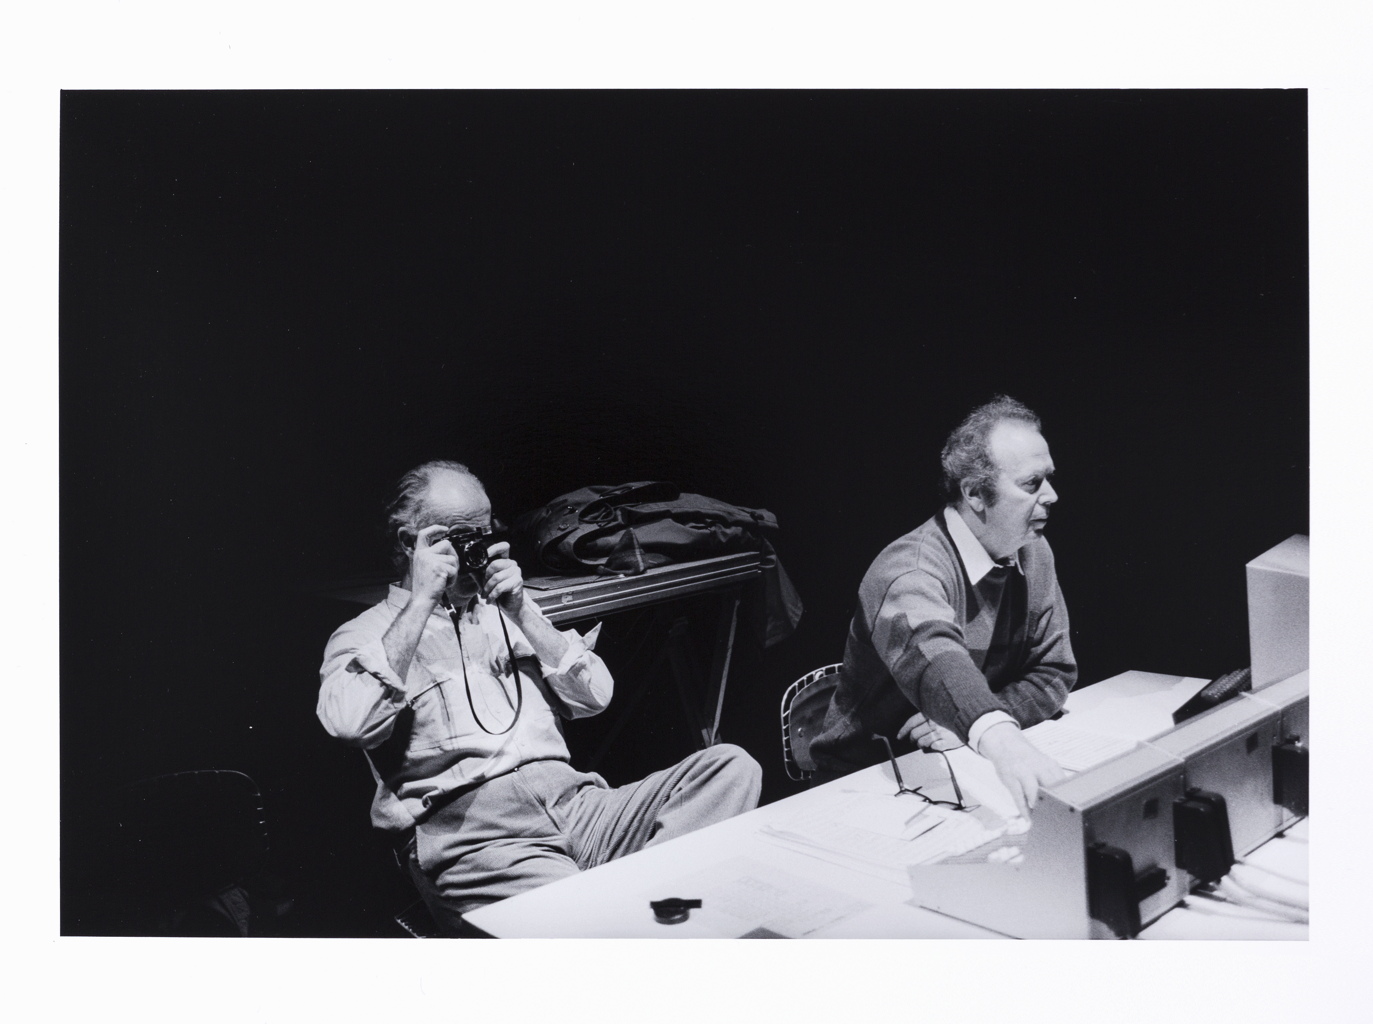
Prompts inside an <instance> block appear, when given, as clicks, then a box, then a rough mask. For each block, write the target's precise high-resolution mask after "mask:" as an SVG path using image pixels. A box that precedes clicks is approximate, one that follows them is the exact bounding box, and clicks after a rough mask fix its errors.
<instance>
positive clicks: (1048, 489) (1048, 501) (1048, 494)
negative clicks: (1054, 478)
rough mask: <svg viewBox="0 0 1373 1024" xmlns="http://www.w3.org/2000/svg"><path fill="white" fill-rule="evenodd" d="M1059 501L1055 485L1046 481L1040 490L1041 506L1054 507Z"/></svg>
mask: <svg viewBox="0 0 1373 1024" xmlns="http://www.w3.org/2000/svg"><path fill="white" fill-rule="evenodd" d="M1057 500H1058V492H1057V491H1056V490H1054V485H1053V484H1051V483H1049V481H1048V480H1045V481H1044V486H1043V487H1041V488H1040V489H1039V503H1040V504H1041V505H1052V504H1053V503H1054V502H1056V501H1057Z"/></svg>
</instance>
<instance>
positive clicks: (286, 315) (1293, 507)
mask: <svg viewBox="0 0 1373 1024" xmlns="http://www.w3.org/2000/svg"><path fill="white" fill-rule="evenodd" d="M1306 228H1307V224H1306V95H1305V93H1304V92H1302V91H1246V92H1191V91H1135V92H1130V91H1126V92H1086V93H1074V92H1023V91H1022V92H822V93H807V92H537V93H504V92H424V93H418V92H402V93H390V92H368V93H335V92H296V93H272V92H226V93H189V92H173V93H157V92H144V93H95V92H77V93H73V92H67V93H64V95H63V100H62V182H61V279H60V280H61V293H60V316H61V353H60V358H61V362H60V373H61V449H60V454H61V482H62V495H61V508H62V512H61V517H62V523H61V525H62V536H63V544H62V550H61V565H60V569H61V573H62V580H63V583H64V587H63V596H64V600H63V602H62V610H61V688H62V689H61V710H62V722H61V734H60V735H61V745H62V748H61V764H62V780H61V781H62V810H63V815H62V827H63V835H62V838H63V884H64V892H65V893H67V894H68V895H70V893H71V891H72V885H73V880H74V879H76V878H77V877H78V875H80V874H81V872H82V871H83V870H85V871H90V870H91V869H92V868H94V869H95V870H98V865H99V861H100V858H99V849H98V845H96V844H97V843H98V840H96V839H93V838H92V836H91V834H89V832H88V831H85V830H83V827H84V826H85V825H86V824H87V823H88V821H89V820H90V818H91V816H90V807H91V806H92V805H93V804H98V803H99V801H100V800H101V798H102V794H104V793H106V792H108V791H109V789H110V788H111V787H114V786H117V785H119V784H121V783H123V782H125V781H128V780H132V779H137V778H140V777H143V776H148V775H153V774H157V773H160V772H167V771H175V770H180V769H189V768H208V767H219V768H237V769H240V770H242V771H246V772H248V773H249V774H251V775H252V776H253V777H254V778H255V779H257V781H258V782H259V784H260V785H261V787H262V790H263V792H264V796H265V801H266V810H267V815H268V819H269V822H270V824H271V826H272V829H273V841H274V846H275V850H274V852H275V857H276V861H277V865H278V868H279V870H280V873H281V875H282V877H283V879H284V884H285V885H286V886H287V887H288V888H289V889H290V891H291V892H292V894H293V895H294V896H295V897H296V908H295V910H294V911H293V914H292V915H291V920H292V921H293V922H294V923H293V924H292V926H291V927H292V928H293V929H294V930H295V931H296V933H299V934H321V935H371V934H377V935H382V934H399V932H398V931H397V930H396V929H395V927H394V926H393V925H391V924H390V923H389V920H388V915H389V913H390V912H391V911H392V910H394V909H395V907H394V906H392V903H394V901H395V900H396V899H397V898H399V897H398V893H397V891H396V889H395V881H396V880H395V879H393V878H391V877H390V876H388V875H386V872H385V868H384V866H383V863H382V860H381V857H380V854H379V850H380V847H379V846H378V845H377V843H376V842H375V838H374V837H373V836H372V835H371V831H370V828H369V825H368V820H367V807H368V801H369V798H370V792H371V788H372V783H371V778H370V776H369V774H368V771H367V768H366V765H365V762H364V761H363V759H362V756H361V755H360V754H358V753H357V752H356V751H353V750H349V749H347V748H344V747H343V746H341V745H339V744H336V743H335V742H334V741H332V740H331V739H329V737H328V736H327V735H326V734H325V733H324V731H323V729H322V728H321V727H320V726H319V724H318V722H317V721H316V719H315V717H314V703H315V697H316V691H317V684H318V678H317V669H318V665H319V660H320V654H321V651H322V649H323V645H324V642H325V640H326V639H327V637H328V635H329V633H330V632H331V631H332V630H333V628H334V627H336V626H337V625H339V624H340V623H341V622H342V621H343V620H345V619H346V618H349V617H351V616H352V615H353V614H355V613H356V611H358V610H360V609H359V608H358V607H357V606H350V605H347V604H344V603H343V602H340V601H337V600H331V599H328V598H326V597H322V596H320V595H319V584H320V583H321V582H327V581H329V580H331V579H337V578H340V577H347V576H353V575H363V574H369V573H377V572H383V571H384V570H385V569H386V564H387V563H386V549H387V540H386V538H385V536H384V535H383V532H382V530H381V518H382V506H383V504H384V502H385V500H386V498H387V496H388V491H389V487H390V484H391V482H392V481H393V480H394V479H395V478H396V477H397V476H398V475H399V474H400V473H401V472H403V471H404V470H406V469H407V468H409V467H411V466H412V465H414V464H416V463H418V462H420V461H422V460H424V459H427V458H432V457H452V458H458V459H461V460H463V461H465V462H466V463H467V464H468V465H470V466H471V467H472V469H473V470H474V471H475V472H476V473H477V474H478V476H480V477H481V478H482V479H483V480H484V481H486V484H487V487H488V490H489V491H490V494H491V497H492V500H493V502H494V503H495V506H496V509H497V512H498V514H501V515H503V516H504V517H505V518H507V519H510V518H513V517H514V516H515V515H517V514H518V513H519V512H521V511H524V510H526V509H528V508H530V507H533V506H535V505H538V504H541V503H543V502H544V501H546V500H548V499H550V498H551V497H553V496H554V495H556V494H558V493H561V492H563V491H567V490H571V489H573V488H576V487H579V486H582V485H584V484H589V483H607V484H613V483H622V482H626V481H630V480H642V479H668V480H673V481H675V482H676V483H678V484H679V485H680V486H681V487H682V488H683V489H685V490H689V491H696V492H700V493H704V494H708V495H711V496H713V497H717V498H722V499H725V500H727V501H731V502H735V503H738V504H742V505H748V506H760V507H765V508H768V509H770V510H771V511H773V512H774V513H776V515H777V517H778V520H779V522H780V524H781V533H780V536H779V539H778V549H779V551H780V554H781V556H782V559H783V562H784V564H785V565H786V567H787V569H788V570H789V571H790V573H791V575H792V578H793V579H794V581H795V583H796V585H797V587H798V589H799V590H800V592H801V595H802V597H803V599H804V600H805V602H806V608H807V610H806V615H805V617H804V619H803V621H802V624H801V627H800V629H799V630H798V632H797V633H796V635H794V636H793V637H792V638H790V639H789V640H787V641H785V642H783V643H782V644H780V645H778V646H777V647H774V648H773V649H771V650H770V651H768V652H767V653H766V655H765V656H761V657H758V656H753V655H749V654H745V655H744V656H743V657H742V659H741V662H740V663H739V664H738V665H737V666H736V670H735V673H734V676H733V681H732V684H731V693H730V700H729V703H728V705H727V708H726V713H725V719H724V735H725V738H726V739H729V740H732V741H734V742H739V743H741V744H743V745H745V746H746V747H748V748H749V749H750V750H751V751H752V752H753V753H754V755H755V756H756V757H757V758H758V759H759V761H760V762H761V763H762V764H763V765H764V768H765V770H766V772H767V778H766V786H765V790H764V799H765V800H771V799H775V798H777V797H779V796H782V795H785V794H786V793H787V792H790V791H791V789H790V783H789V782H788V781H787V780H786V778H785V776H784V775H783V773H782V771H781V761H780V746H779V742H778V739H777V735H776V726H775V723H776V716H777V700H778V698H779V697H780V694H781V692H782V690H783V689H784V688H785V686H786V684H787V683H788V682H790V681H791V680H792V679H794V678H795V677H797V676H799V675H801V674H802V673H804V672H805V671H807V670H809V669H811V668H814V667H817V666H818V665H821V664H825V663H828V662H832V661H837V660H838V659H839V658H840V656H841V654H842V647H843V639H844V635H845V630H846V628H847V621H848V617H849V614H850V612H851V610H852V607H853V600H854V594H855V591H856V587H857V584H858V581H859V579H860V577H861V576H862V573H863V571H864V570H865V568H866V567H867V565H868V563H869V562H870V561H871V560H872V558H873V557H874V556H875V555H876V553H877V552H878V551H879V550H880V549H881V548H882V547H883V546H884V545H885V544H886V543H888V542H889V541H890V540H892V539H894V538H895V537H896V536H898V535H899V534H901V533H902V532H904V531H906V530H908V529H910V528H912V527H914V526H915V525H917V524H918V523H919V522H921V521H922V520H923V519H925V518H927V517H928V516H929V514H930V513H931V512H932V511H933V510H934V509H935V508H936V507H937V499H936V496H935V483H936V477H937V453H938V449H939V446H940V443H941V442H942V439H943V437H944V435H945V434H946V433H947V432H948V431H949V429H950V428H951V427H952V426H953V425H954V424H955V423H956V422H957V421H958V419H959V418H960V417H961V416H962V415H963V414H964V413H966V412H967V411H968V409H969V408H970V407H971V406H973V405H974V404H976V403H978V402H980V401H983V400H985V399H986V398H988V397H990V396H991V395H992V394H993V393H996V392H1006V393H1009V394H1011V395H1014V396H1015V397H1017V398H1019V399H1021V400H1022V401H1024V402H1026V403H1027V404H1029V405H1030V406H1031V407H1032V408H1034V409H1036V410H1037V411H1038V412H1039V413H1040V414H1041V416H1042V417H1043V419H1044V432H1045V436H1046V437H1047V438H1048V440H1049V442H1050V445H1051V446H1052V449H1053V454H1054V458H1055V461H1056V463H1057V465H1058V474H1057V475H1056V477H1055V486H1056V488H1057V489H1058V491H1059V492H1060V494H1061V496H1062V500H1061V502H1060V504H1059V505H1058V507H1057V508H1056V510H1055V514H1054V521H1053V524H1052V526H1051V529H1050V534H1049V536H1050V539H1051V541H1052V543H1053V545H1054V550H1055V553H1056V555H1057V559H1058V565H1059V575H1060V580H1061V582H1062V585H1063V588H1064V591H1065V593H1066V595H1067V599H1068V604H1069V609H1070V612H1071V614H1072V622H1073V643H1074V647H1075V649H1076V652H1077V655H1078V658H1079V662H1080V666H1081V675H1082V680H1083V682H1084V683H1090V682H1093V681H1096V680H1099V679H1102V678H1105V677H1107V676H1110V675H1113V674H1115V673H1117V672H1120V671H1124V670H1126V669H1130V668H1140V669H1147V670H1152V671H1159V672H1167V673H1181V674H1187V675H1196V676H1213V675H1217V674H1220V673H1221V672H1223V671H1226V670H1229V669H1231V668H1234V667H1236V666H1239V665H1242V664H1245V663H1246V662H1247V660H1248V644H1247V631H1246V621H1247V620H1246V611H1245V584H1244V563H1245V562H1246V561H1248V560H1249V559H1251V558H1253V557H1254V556H1255V555H1257V554H1259V553H1260V552H1262V551H1264V550H1266V549H1267V548H1269V547H1271V546H1272V545H1274V544H1276V543H1278V542H1279V541H1281V540H1283V539H1284V538H1286V537H1287V536H1289V535H1291V534H1293V533H1298V532H1306V531H1307V500H1308V484H1307V463H1308V437H1309V435H1308V427H1307V422H1308V413H1309V392H1308V382H1307V244H1306ZM612 627H613V628H612ZM618 628H620V627H617V626H615V624H614V620H612V622H611V623H610V624H608V625H607V627H606V629H607V634H608V635H607V642H608V644H609V646H608V648H607V652H606V656H607V660H609V661H611V663H612V668H614V667H615V660H614V659H615V658H617V657H618V648H617V646H616V645H617V643H618V642H619V641H618V640H617V636H616V635H615V630H616V629H618ZM619 682H620V693H621V694H624V693H626V692H630V691H629V688H630V687H632V686H634V685H647V684H646V683H645V682H644V681H642V680H633V679H625V678H623V677H622V678H620V680H619ZM653 685H655V686H657V687H658V689H657V690H655V691H654V693H655V696H654V698H653V699H650V700H648V701H647V702H646V703H647V704H648V705H649V708H648V711H647V713H646V714H645V715H644V716H643V717H642V719H641V720H640V722H639V724H638V726H637V727H636V728H635V730H634V732H633V735H634V737H635V739H634V741H633V742H628V741H627V742H626V744H625V745H624V748H623V750H622V752H621V754H620V756H619V757H618V758H617V759H616V761H615V762H614V763H608V764H606V765H605V766H604V768H603V770H604V771H605V774H606V775H607V776H608V777H609V778H610V780H611V781H612V782H623V781H628V780H629V779H630V778H632V777H635V776H637V775H639V774H643V773H645V772H647V771H649V770H652V769H654V768H658V767H663V766H665V765H666V764H667V763H668V762H669V761H671V760H674V759H675V758H677V757H680V756H682V755H684V754H685V753H686V752H687V751H688V750H689V749H690V744H689V742H688V740H687V738H686V737H685V735H684V733H683V732H682V731H681V729H680V727H679V726H677V725H676V724H674V723H675V717H674V714H673V712H674V711H675V703H674V702H675V699H676V698H675V695H674V694H673V693H672V691H671V689H670V686H668V685H667V684H663V683H660V682H659V683H654V684H653ZM659 697H660V698H661V699H658V698H659ZM621 699H623V697H622V698H621ZM571 739H572V742H573V747H574V752H576V751H577V750H578V749H579V747H580V746H581V745H583V744H584V739H583V738H582V737H580V736H578V735H577V734H575V732H574V734H573V735H572V737H571ZM402 895H403V894H402ZM62 927H63V931H64V932H66V933H73V932H78V933H79V932H82V931H85V930H89V929H91V928H93V927H95V926H94V925H93V924H92V923H91V922H90V920H89V919H87V918H85V917H83V915H82V913H81V908H80V906H79V901H76V900H73V899H71V898H66V899H64V903H63V923H62Z"/></svg>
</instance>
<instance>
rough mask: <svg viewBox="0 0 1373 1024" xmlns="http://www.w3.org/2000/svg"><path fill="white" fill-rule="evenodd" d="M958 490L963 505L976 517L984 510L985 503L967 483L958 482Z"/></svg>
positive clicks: (963, 481) (964, 481)
mask: <svg viewBox="0 0 1373 1024" xmlns="http://www.w3.org/2000/svg"><path fill="white" fill-rule="evenodd" d="M958 490H959V492H960V493H961V494H962V495H963V501H964V503H965V504H966V505H967V506H968V507H969V508H970V509H972V510H973V511H974V512H976V513H977V514H978V515H981V514H982V513H983V512H984V511H985V510H986V508H987V503H986V502H985V501H983V500H982V495H981V494H979V493H978V492H977V491H976V490H974V489H973V488H972V487H971V486H970V485H969V483H968V481H966V480H960V481H959V483H958Z"/></svg>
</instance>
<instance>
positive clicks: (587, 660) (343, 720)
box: [316, 586, 614, 830]
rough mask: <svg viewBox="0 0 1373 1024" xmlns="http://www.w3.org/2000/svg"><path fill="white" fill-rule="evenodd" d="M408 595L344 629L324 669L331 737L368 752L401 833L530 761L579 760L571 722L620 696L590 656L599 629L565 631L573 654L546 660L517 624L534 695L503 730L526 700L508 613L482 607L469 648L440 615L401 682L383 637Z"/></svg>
mask: <svg viewBox="0 0 1373 1024" xmlns="http://www.w3.org/2000/svg"><path fill="white" fill-rule="evenodd" d="M409 599H410V594H409V592H408V591H406V590H404V589H402V588H401V587H398V586H392V587H391V589H390V592H389V594H388V595H387V598H386V600H385V601H383V602H381V603H380V604H378V605H375V606H374V607H372V608H369V609H368V610H367V611H365V612H363V613H362V614H361V615H359V616H358V617H357V618H355V619H353V620H352V621H351V622H348V623H345V624H344V625H343V626H341V627H339V629H338V630H337V631H335V633H334V635H333V636H332V637H330V639H329V643H328V645H327V646H326V648H325V652H324V663H323V665H322V666H321V667H320V692H319V703H318V706H317V708H316V713H317V714H318V716H319V719H320V722H321V723H323V725H324V728H325V729H326V730H327V731H328V732H329V733H330V735H332V736H336V737H338V738H339V739H341V740H343V741H344V742H346V743H349V744H351V745H353V746H357V747H361V748H363V749H364V750H365V751H366V753H367V759H368V762H369V764H370V765H371V768H372V775H373V778H375V779H376V782H377V792H376V796H375V798H374V799H373V802H372V823H373V824H374V825H376V826H377V827H378V828H384V829H392V830H401V829H405V828H409V827H410V826H411V825H413V824H415V822H416V821H420V820H423V819H424V818H425V817H426V816H427V815H428V813H429V810H430V807H431V806H432V805H433V804H434V802H435V801H438V800H440V799H441V798H443V797H445V796H446V795H448V794H450V793H453V792H456V791H458V790H463V789H470V788H472V787H474V786H477V785H480V784H481V783H482V782H485V781H486V780H487V779H491V778H494V777H496V776H498V775H504V774H505V773H506V772H509V771H511V770H512V769H514V768H518V767H519V766H520V765H522V764H526V763H529V762H531V761H541V760H555V761H567V760H569V755H568V751H567V744H566V743H565V742H564V740H563V734H562V725H561V722H560V719H561V718H582V717H585V716H588V715H594V714H597V713H598V712H600V711H602V710H604V708H605V707H606V706H607V705H608V704H609V703H610V698H611V694H612V692H613V690H614V682H613V680H612V679H611V676H610V671H609V670H608V669H607V668H606V666H605V663H604V662H602V661H601V659H600V658H599V657H597V656H596V655H595V654H594V653H592V650H591V648H592V646H593V645H594V643H595V638H596V635H597V632H598V630H599V627H597V628H596V629H593V630H592V631H591V632H590V633H588V634H587V636H586V637H585V638H584V637H583V636H581V635H580V634H578V633H577V632H576V631H574V630H566V631H563V632H562V635H563V636H564V637H566V638H567V641H568V648H567V653H566V654H565V655H564V656H563V658H562V661H561V662H560V663H559V664H558V665H547V664H544V663H542V662H541V661H540V660H539V659H538V657H537V655H536V654H535V652H534V648H533V647H532V646H531V645H530V643H529V641H528V640H527V639H526V638H525V636H524V634H523V633H522V632H520V630H519V628H518V627H517V626H516V625H515V624H514V623H513V622H512V621H511V620H510V619H509V618H508V617H506V618H505V619H504V624H505V628H506V631H507V632H508V633H509V637H510V648H511V649H512V650H513V651H514V654H515V664H514V666H513V668H514V670H515V671H516V672H517V673H518V677H519V686H520V687H521V688H522V689H523V695H524V697H523V706H522V707H521V708H520V714H519V718H518V720H517V721H515V724H514V727H513V728H511V729H510V730H509V731H508V732H502V730H504V729H506V727H507V726H509V725H510V723H511V721H512V720H513V719H514V718H515V708H516V706H517V705H519V703H520V701H519V696H518V693H519V691H518V690H517V686H516V680H515V675H514V674H513V673H512V666H511V664H510V652H509V650H507V648H506V642H505V634H504V633H502V631H501V615H502V613H501V612H500V611H499V609H498V608H497V607H496V606H495V605H492V604H488V603H486V602H485V601H480V600H479V601H477V602H476V603H475V604H474V605H473V606H471V608H469V609H468V610H467V611H465V612H463V613H462V614H461V615H460V617H459V619H460V627H459V628H461V630H462V641H461V646H460V645H459V640H458V634H457V632H456V631H455V629H454V623H453V620H452V619H451V618H450V617H449V614H448V612H447V611H445V610H444V609H442V608H435V609H434V612H433V614H432V615H431V616H430V617H429V621H428V622H426V623H425V626H424V633H423V635H422V636H421V637H420V641H419V644H418V646H417V647H416V649H415V656H414V657H413V658H412V659H411V662H410V667H409V669H408V670H407V672H406V674H405V678H404V679H401V678H400V677H399V676H397V675H396V673H395V671H394V670H393V669H392V667H391V664H390V662H389V661H387V658H386V651H385V649H384V648H383V646H382V642H381V638H382V636H383V635H384V634H385V632H386V630H387V629H388V628H389V627H390V625H391V623H392V622H393V621H395V618H396V616H397V615H399V614H400V612H401V610H402V609H403V608H404V607H405V605H406V602H407V601H408V600H409ZM464 667H465V668H466V678H465V679H464ZM474 712H475V716H474ZM483 726H485V728H483ZM488 730H490V731H488Z"/></svg>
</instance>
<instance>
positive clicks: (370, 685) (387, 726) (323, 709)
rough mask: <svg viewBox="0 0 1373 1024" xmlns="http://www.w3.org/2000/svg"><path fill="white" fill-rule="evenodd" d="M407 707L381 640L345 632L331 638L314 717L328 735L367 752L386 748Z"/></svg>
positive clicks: (403, 693)
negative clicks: (377, 747) (370, 749)
mask: <svg viewBox="0 0 1373 1024" xmlns="http://www.w3.org/2000/svg"><path fill="white" fill-rule="evenodd" d="M403 707H405V684H404V683H403V682H402V681H401V679H400V677H399V676H397V675H396V673H395V672H394V671H393V670H392V668H391V665H390V663H389V662H388V661H387V660H386V651H385V649H384V648H383V647H382V644H381V638H380V637H379V636H378V637H371V636H367V635H365V634H360V633H359V632H358V631H356V630H350V629H348V628H347V627H345V628H344V629H340V630H339V631H338V632H336V633H335V634H334V635H333V637H331V638H330V640H329V644H328V646H327V647H326V648H325V652H324V664H323V665H322V666H321V667H320V687H319V702H318V704H317V705H316V707H315V714H316V715H317V716H318V717H319V720H320V723H321V724H323V726H324V728H325V731H326V732H328V733H329V735H331V736H334V737H336V738H337V739H340V740H342V741H343V742H344V743H347V744H349V745H351V746H355V747H362V748H364V749H368V748H371V747H375V746H377V745H378V744H380V743H382V742H384V741H385V740H386V739H387V738H388V737H389V736H390V735H391V730H392V729H393V728H394V726H395V722H396V715H397V713H398V712H399V711H400V710H401V709H402V708H403Z"/></svg>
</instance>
